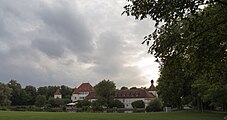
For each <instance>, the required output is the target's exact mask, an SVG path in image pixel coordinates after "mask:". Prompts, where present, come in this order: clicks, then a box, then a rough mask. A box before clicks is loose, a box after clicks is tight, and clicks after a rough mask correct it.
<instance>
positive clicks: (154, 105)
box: [146, 99, 162, 112]
mask: <svg viewBox="0 0 227 120" xmlns="http://www.w3.org/2000/svg"><path fill="white" fill-rule="evenodd" d="M161 110H162V109H161V102H160V100H158V99H155V100H153V101H151V102H150V103H149V104H148V106H147V107H146V111H147V112H158V111H161Z"/></svg>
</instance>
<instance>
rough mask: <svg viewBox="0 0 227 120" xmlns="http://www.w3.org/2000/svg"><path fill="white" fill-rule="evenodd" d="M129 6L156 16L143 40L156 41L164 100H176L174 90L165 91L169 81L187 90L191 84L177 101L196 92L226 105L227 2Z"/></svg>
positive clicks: (134, 2)
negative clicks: (149, 31) (150, 31)
mask: <svg viewBox="0 0 227 120" xmlns="http://www.w3.org/2000/svg"><path fill="white" fill-rule="evenodd" d="M124 8H125V11H124V13H126V14H127V15H132V16H135V18H136V19H141V20H142V19H144V18H147V17H150V18H151V19H152V20H155V21H156V25H155V26H156V29H155V31H154V32H153V33H152V34H149V35H148V36H145V37H144V41H143V42H142V43H143V44H144V43H146V44H147V45H148V46H150V47H149V50H148V52H149V53H151V54H153V55H154V56H155V57H156V58H157V60H156V61H157V62H159V63H160V68H161V69H160V73H161V77H160V78H159V83H160V84H159V85H158V88H159V93H160V96H161V97H163V100H164V102H168V101H170V99H172V98H171V97H172V95H169V96H165V95H167V94H166V93H165V92H164V89H165V87H166V86H168V85H170V86H168V87H171V86H172V87H177V89H181V88H184V86H185V83H189V85H186V87H187V88H188V90H189V91H190V92H189V93H187V92H184V90H182V89H181V90H177V91H178V92H180V93H178V92H177V93H178V94H177V95H176V97H175V98H178V100H177V101H181V99H183V98H182V97H185V99H186V98H188V97H189V96H188V95H190V94H191V96H192V95H193V96H194V98H196V101H200V102H198V103H199V104H201V103H204V102H210V103H211V104H210V105H219V106H220V105H222V106H225V109H226V104H227V101H226V97H225V95H224V94H226V89H225V88H226V85H227V81H226V78H227V71H226V67H227V59H226V58H227V44H226V37H227V17H226V14H227V2H226V1H224V0H194V1H192V0H189V1H185V0H178V1H162V0H158V1H157V0H150V1H144V0H129V5H126V6H125V7H124ZM160 22H162V25H160V24H159V23H160ZM173 61H175V62H173ZM177 61H178V62H177ZM172 68H174V69H172ZM175 71H179V72H175ZM168 72H171V73H172V72H173V73H174V76H173V75H170V74H168ZM192 76H193V77H192ZM181 79H182V80H181ZM172 83H177V84H173V85H171V84H172ZM162 89H163V90H162ZM172 90H174V89H172ZM179 98H180V99H179ZM167 99H169V100H167Z"/></svg>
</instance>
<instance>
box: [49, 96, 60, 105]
mask: <svg viewBox="0 0 227 120" xmlns="http://www.w3.org/2000/svg"><path fill="white" fill-rule="evenodd" d="M48 104H49V105H51V107H60V106H61V105H63V100H62V99H59V98H57V99H55V98H53V97H50V98H49V99H48Z"/></svg>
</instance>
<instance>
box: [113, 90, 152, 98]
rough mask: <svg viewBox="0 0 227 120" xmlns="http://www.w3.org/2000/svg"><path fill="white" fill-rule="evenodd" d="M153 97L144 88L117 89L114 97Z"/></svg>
mask: <svg viewBox="0 0 227 120" xmlns="http://www.w3.org/2000/svg"><path fill="white" fill-rule="evenodd" d="M152 97H155V96H154V95H153V94H150V93H149V92H148V91H147V90H144V89H131V90H119V91H117V93H116V96H115V98H152Z"/></svg>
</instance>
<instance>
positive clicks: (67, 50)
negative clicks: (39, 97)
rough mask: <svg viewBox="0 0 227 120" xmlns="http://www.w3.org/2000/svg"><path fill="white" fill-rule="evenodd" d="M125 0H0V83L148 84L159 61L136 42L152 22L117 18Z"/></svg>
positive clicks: (156, 76) (71, 85)
mask: <svg viewBox="0 0 227 120" xmlns="http://www.w3.org/2000/svg"><path fill="white" fill-rule="evenodd" d="M125 4H126V2H125V1H124V0H86V1H85V0H16V1H15V0H1V1H0V66H1V67H0V82H4V83H7V82H8V81H9V80H11V79H16V80H17V81H18V82H19V83H21V84H22V85H23V86H26V85H33V86H36V87H38V86H47V85H67V86H70V87H75V86H78V85H80V84H81V83H82V82H90V83H91V84H92V85H95V84H97V83H98V82H100V81H101V80H103V79H109V80H112V81H114V82H115V83H116V85H117V87H118V88H119V87H122V86H128V87H132V86H137V87H140V86H141V87H148V86H149V84H150V80H151V79H154V80H157V78H158V64H157V63H155V62H154V58H153V57H152V56H151V55H149V54H147V53H146V52H147V48H146V46H144V45H141V41H142V39H143V36H145V35H147V34H148V33H150V32H152V31H153V26H154V23H153V22H152V21H151V20H144V21H136V20H134V18H132V17H127V16H125V15H124V16H121V13H122V11H123V6H124V5H125Z"/></svg>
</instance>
